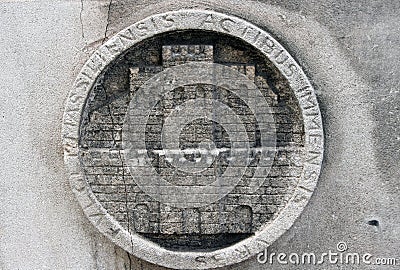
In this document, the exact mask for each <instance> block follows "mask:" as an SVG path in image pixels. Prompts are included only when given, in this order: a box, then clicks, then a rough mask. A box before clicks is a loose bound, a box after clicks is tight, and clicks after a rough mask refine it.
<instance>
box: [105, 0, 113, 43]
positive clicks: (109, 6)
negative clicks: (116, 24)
mask: <svg viewBox="0 0 400 270" xmlns="http://www.w3.org/2000/svg"><path fill="white" fill-rule="evenodd" d="M112 2H113V0H110V2H109V4H108V10H107V24H106V28H105V30H104V38H103V41H102V44H103V43H104V42H105V41H106V39H107V31H108V27H109V26H110V13H111V5H112Z"/></svg>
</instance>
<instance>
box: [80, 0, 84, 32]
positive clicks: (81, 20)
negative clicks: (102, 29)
mask: <svg viewBox="0 0 400 270" xmlns="http://www.w3.org/2000/svg"><path fill="white" fill-rule="evenodd" d="M82 13H83V0H81V11H80V13H79V21H80V22H81V33H82V38H85V33H84V31H83V19H82Z"/></svg>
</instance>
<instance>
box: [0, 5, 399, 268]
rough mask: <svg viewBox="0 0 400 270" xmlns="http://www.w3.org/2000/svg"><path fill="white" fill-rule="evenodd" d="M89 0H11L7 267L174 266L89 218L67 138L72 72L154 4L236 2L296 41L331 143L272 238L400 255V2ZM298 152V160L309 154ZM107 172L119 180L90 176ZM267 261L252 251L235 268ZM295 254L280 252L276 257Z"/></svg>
mask: <svg viewBox="0 0 400 270" xmlns="http://www.w3.org/2000/svg"><path fill="white" fill-rule="evenodd" d="M82 3H83V6H81V5H82ZM82 3H81V1H43V2H42V1H40V2H39V1H37V2H35V1H26V2H22V1H6V2H3V3H1V4H0V6H1V9H2V12H3V16H1V18H0V20H1V23H0V28H1V30H2V38H3V42H2V44H4V46H2V51H3V54H1V55H0V58H1V63H2V64H3V69H2V73H1V75H0V77H1V78H2V81H3V83H4V87H3V88H2V89H3V93H4V94H3V95H2V98H3V101H2V104H3V107H2V115H3V122H2V124H1V130H2V131H1V135H2V140H1V141H0V143H1V145H2V147H1V148H2V149H3V154H4V155H3V156H4V159H3V163H2V169H3V170H2V176H1V179H2V189H1V191H0V192H1V197H2V202H3V203H2V206H1V207H0V209H1V210H0V213H1V214H0V215H1V217H2V218H1V227H2V233H1V236H0V237H1V241H0V243H1V244H0V250H1V254H2V256H1V264H0V265H1V268H4V269H162V268H161V267H158V266H155V265H152V264H150V263H147V262H145V261H141V260H139V259H137V258H135V257H134V256H131V255H129V253H126V252H124V251H123V250H122V249H119V248H116V247H115V245H114V244H113V243H112V242H110V241H109V240H108V239H106V238H105V237H103V236H102V235H101V234H99V233H97V231H96V230H94V227H93V226H92V225H90V224H88V222H87V220H86V217H84V216H83V214H80V213H81V212H80V211H81V210H80V209H79V207H78V206H77V204H76V202H75V199H74V198H73V197H72V194H71V193H70V192H69V188H68V180H67V177H65V171H64V170H63V169H60V168H62V167H63V162H62V153H61V152H62V151H60V145H61V140H60V139H57V138H60V134H59V133H60V122H61V118H62V109H63V108H64V102H65V100H66V97H67V96H68V92H69V90H70V88H71V84H72V81H73V80H74V79H75V77H76V74H77V71H78V70H79V69H80V67H81V66H82V65H83V63H84V61H86V60H87V58H88V56H89V54H88V52H93V51H94V50H95V49H96V48H97V47H98V46H99V45H100V44H101V43H102V41H103V38H104V36H105V35H104V33H105V32H106V36H107V37H108V36H112V35H113V34H115V33H117V32H118V31H119V30H120V29H122V28H124V27H127V26H129V25H130V24H132V23H133V22H135V21H138V20H139V19H142V18H144V17H146V16H148V15H151V14H153V13H157V12H166V11H169V10H171V9H175V10H176V9H180V8H188V7H193V6H196V8H211V9H216V10H218V11H221V12H226V13H229V14H233V15H235V16H239V17H242V18H244V19H246V20H248V21H251V22H253V23H255V24H257V25H259V26H261V27H262V28H264V29H266V30H268V31H269V32H270V33H272V34H273V36H275V37H277V38H278V39H279V41H280V42H281V43H283V44H285V47H286V48H287V49H289V51H290V52H291V54H292V55H293V56H294V57H295V58H296V59H297V60H298V62H299V63H300V65H301V66H302V67H303V69H304V70H305V71H306V73H307V74H308V75H309V77H311V79H312V83H313V85H314V86H315V88H316V89H317V96H318V99H319V102H320V104H321V107H322V113H323V116H324V118H323V122H324V128H325V133H326V135H325V138H326V142H327V144H326V154H325V161H324V167H323V171H322V175H321V178H320V181H319V185H318V188H317V190H316V192H315V194H314V196H313V198H312V199H311V202H310V204H309V205H308V207H306V209H305V211H304V212H303V215H302V216H301V217H300V218H299V219H298V220H297V222H296V223H295V225H294V227H292V228H291V229H290V230H289V231H288V232H287V233H286V234H285V235H283V236H282V237H281V238H280V239H279V240H277V241H275V242H274V244H273V245H272V246H271V247H270V249H271V251H273V252H298V253H301V252H307V251H310V250H312V251H315V252H327V251H328V250H330V249H331V250H335V246H336V244H337V243H338V242H339V241H346V242H347V243H348V245H349V248H350V250H351V251H360V252H370V253H371V254H374V255H376V256H381V257H383V256H387V257H393V256H397V257H398V253H397V251H398V250H399V246H398V243H400V241H399V239H398V237H399V235H400V234H399V227H398V224H399V222H398V221H399V216H398V215H397V214H396V213H398V212H399V211H398V210H399V209H398V205H399V202H398V188H397V182H398V175H399V170H398V168H397V167H398V160H399V152H398V151H397V150H396V149H400V147H399V140H398V139H397V137H398V135H397V134H398V122H399V118H398V115H399V114H398V109H397V104H398V103H399V100H398V92H397V91H396V87H397V86H398V78H399V76H396V75H397V74H399V72H400V70H399V65H398V60H399V56H400V55H399V52H398V50H397V47H396V46H394V45H393V44H397V43H398V42H399V40H398V36H399V35H398V19H397V18H398V10H399V6H398V4H399V3H398V1H375V2H373V3H372V2H371V3H370V2H368V3H364V2H363V1H353V2H348V1H347V2H338V1H324V3H315V2H313V1H296V0H293V1H292V0H290V1H285V2H282V1H258V2H250V1H249V3H250V4H249V5H247V2H246V1H243V3H241V4H240V5H237V3H236V2H233V1H232V2H231V1H208V2H207V3H205V2H204V1H186V2H177V1H152V2H148V1H126V0H124V1H117V0H113V1H112V3H111V5H109V4H110V3H109V1H83V2H82ZM81 7H83V9H82V12H81ZM80 15H81V19H82V20H81V21H80V20H79V18H80ZM81 22H82V25H81ZM21 26H23V27H21ZM81 30H82V31H81ZM87 44H90V45H88V46H86V45H87ZM83 47H85V48H84V49H82V48H83ZM81 49H82V50H81ZM216 49H217V50H219V49H218V48H216ZM150 60H151V61H150ZM150 60H149V61H150V62H151V63H152V64H153V65H154V64H155V63H159V62H158V61H159V59H155V58H152V59H150ZM244 62H246V61H244ZM21 66H23V67H24V69H23V72H21ZM74 69H75V71H72V70H74ZM21 74H23V76H22V75H21ZM60 74H62V75H61V76H60ZM125 83H126V84H129V81H126V82H125ZM82 85H83V86H84V84H82ZM289 120H290V119H285V121H286V122H289ZM282 124H286V123H282ZM111 128H113V127H112V126H111ZM16 134H18V136H16ZM10 138H13V139H12V140H11V139H10ZM318 139H319V138H318V137H308V138H306V140H308V141H315V140H318ZM73 145H74V143H73V142H72V141H71V146H73ZM67 149H69V148H68V147H67ZM113 160H115V159H113ZM117 160H118V159H116V160H115V161H117ZM284 160H285V159H283V161H284ZM291 160H292V161H291V162H293V164H299V163H298V162H299V160H296V158H293V159H291ZM4 168H6V169H4ZM10 168H11V169H10ZM118 179H120V178H118V177H115V178H114V180H115V181H119V180H118ZM104 180H106V181H108V180H107V179H104V178H93V179H92V180H91V181H94V182H101V181H104ZM76 188H77V189H80V188H81V186H79V185H78V186H76ZM121 207H125V206H124V203H122V206H121ZM116 232H117V231H115V232H114V233H116ZM244 256H245V255H244ZM204 260H205V258H199V261H200V262H202V261H204ZM213 260H220V258H219V257H216V258H213ZM27 262H29V263H27ZM266 266H267V265H260V264H258V263H257V261H256V258H253V259H250V260H247V261H245V262H243V263H241V264H238V265H236V266H233V267H229V269H265V268H266ZM292 267H293V265H287V266H284V265H278V264H275V265H268V268H270V269H292ZM335 267H336V266H335ZM309 268H311V269H317V266H316V267H311V266H310V267H309ZM353 268H354V269H377V268H376V266H365V265H363V266H353ZM328 269H329V268H328ZM382 269H385V268H383V267H382ZM387 269H393V267H390V266H388V267H387Z"/></svg>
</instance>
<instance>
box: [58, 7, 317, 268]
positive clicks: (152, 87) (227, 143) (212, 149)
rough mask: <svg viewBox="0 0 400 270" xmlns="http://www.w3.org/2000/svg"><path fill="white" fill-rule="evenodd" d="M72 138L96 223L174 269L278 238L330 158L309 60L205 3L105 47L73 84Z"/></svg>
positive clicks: (132, 30)
mask: <svg viewBox="0 0 400 270" xmlns="http://www.w3.org/2000/svg"><path fill="white" fill-rule="evenodd" d="M63 143H64V156H65V163H66V165H67V166H68V169H69V173H70V181H71V186H72V189H73V191H74V193H75V194H76V196H77V198H78V200H79V203H80V204H81V206H82V208H83V210H84V212H85V214H86V215H87V217H88V218H89V219H90V221H91V222H92V223H93V224H94V225H95V226H96V228H97V229H98V230H99V231H100V232H101V233H103V234H104V235H106V236H107V237H108V238H109V239H111V240H112V241H113V242H114V243H116V244H117V245H118V246H120V247H122V248H123V249H125V250H126V251H128V252H129V253H131V254H133V255H135V256H137V257H139V258H141V259H144V260H147V261H149V262H151V263H154V264H158V265H162V266H165V267H170V268H175V269H188V268H190V269H207V268H215V267H222V266H226V265H230V264H235V263H238V262H241V261H243V260H246V259H248V258H250V257H252V256H254V255H256V254H257V253H259V252H260V251H263V250H264V249H265V248H267V247H268V246H269V245H271V244H272V243H273V242H274V241H275V240H276V239H278V238H279V237H280V236H281V235H282V234H283V233H284V232H285V231H287V230H288V229H289V228H290V227H291V226H292V224H293V223H294V221H295V220H296V218H297V217H298V216H299V215H300V213H301V212H302V211H303V209H304V207H305V206H306V204H307V202H308V200H309V199H310V197H311V195H312V193H313V191H314V189H315V186H316V184H317V181H318V177H319V173H320V168H321V163H322V157H323V130H322V119H321V114H320V110H319V107H318V102H317V99H316V96H315V93H314V89H313V87H312V85H311V84H310V82H309V81H308V79H307V78H306V76H305V74H304V72H303V71H302V69H301V68H300V66H299V65H298V64H297V63H296V62H295V60H294V59H293V58H292V57H291V56H290V55H289V53H288V52H287V51H286V50H285V49H284V48H283V47H282V46H281V45H280V44H279V43H278V42H277V41H276V40H275V39H274V38H273V37H271V36H270V35H269V34H268V33H267V32H265V31H264V30H262V29H260V28H258V27H257V26H255V25H253V24H251V23H249V22H246V21H244V20H242V19H240V18H237V17H233V16H230V15H226V14H221V13H216V12H212V11H204V10H180V11H174V12H168V13H163V14H156V15H154V16H151V17H148V18H146V19H144V20H142V21H139V22H137V23H135V24H133V25H132V26H130V27H128V28H126V29H124V30H122V31H121V32H119V33H118V34H116V35H115V36H114V37H112V38H110V40H108V41H107V42H106V43H105V44H104V45H102V46H101V47H99V48H98V49H97V51H95V52H94V54H93V55H92V56H91V57H90V59H89V60H88V61H87V62H86V64H85V65H84V67H83V68H82V71H81V72H80V74H79V75H78V77H77V79H76V82H75V87H74V89H72V91H71V93H70V95H69V98H68V102H67V106H66V110H65V113H64V121H63Z"/></svg>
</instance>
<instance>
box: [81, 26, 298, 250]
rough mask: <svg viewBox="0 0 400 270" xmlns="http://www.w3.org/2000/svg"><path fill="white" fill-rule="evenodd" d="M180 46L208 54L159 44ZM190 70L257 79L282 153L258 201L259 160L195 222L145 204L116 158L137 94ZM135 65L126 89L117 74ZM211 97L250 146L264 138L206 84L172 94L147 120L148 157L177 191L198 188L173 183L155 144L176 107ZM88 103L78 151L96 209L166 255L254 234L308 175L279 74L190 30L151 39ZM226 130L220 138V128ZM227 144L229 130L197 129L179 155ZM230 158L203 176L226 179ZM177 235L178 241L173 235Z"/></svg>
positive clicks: (235, 105) (235, 103)
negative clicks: (165, 76) (202, 145)
mask: <svg viewBox="0 0 400 270" xmlns="http://www.w3.org/2000/svg"><path fill="white" fill-rule="evenodd" d="M179 40H180V41H181V42H184V41H185V40H190V41H193V40H198V41H200V40H201V41H202V43H203V45H163V46H161V45H160V44H168V43H169V42H171V41H173V42H177V41H179ZM209 42H212V43H214V46H213V45H204V44H207V43H209ZM234 44H235V45H234ZM214 47H215V53H214ZM159 52H161V53H159ZM160 54H161V55H160ZM142 59H145V60H143V61H142ZM160 60H161V61H160ZM187 61H194V62H201V61H208V62H216V63H223V64H224V65H227V66H229V67H231V68H232V69H234V70H237V71H239V72H241V73H243V74H245V75H246V76H248V77H249V79H250V80H253V81H254V82H255V83H256V85H257V86H258V88H259V89H260V90H262V91H263V94H264V98H265V99H266V101H265V102H267V103H269V106H270V107H271V108H272V113H273V115H274V118H275V119H274V120H275V123H276V129H277V147H278V152H277V154H276V160H275V162H274V163H275V164H274V165H273V167H272V170H271V171H270V174H269V177H268V178H267V179H262V180H264V181H265V182H264V184H263V185H262V186H261V188H259V189H258V190H257V192H255V193H252V192H251V188H250V186H249V179H250V178H252V177H253V175H254V168H253V169H252V167H254V166H258V164H257V163H258V162H257V161H256V160H257V158H256V157H254V158H253V160H252V162H251V163H252V165H251V166H250V167H249V169H248V170H247V172H246V173H245V176H244V177H243V178H242V180H241V182H239V183H238V185H237V187H236V188H235V189H234V190H233V191H232V192H231V193H230V194H228V195H227V196H226V197H225V198H223V199H222V200H219V201H218V202H216V203H213V204H212V205H209V206H206V207H202V208H198V209H193V210H192V211H195V216H194V217H193V215H188V214H187V211H184V210H182V209H175V208H172V209H171V208H169V207H165V206H164V205H162V204H160V203H158V202H156V201H154V200H153V199H151V198H150V197H149V196H146V194H145V193H144V192H143V191H142V190H141V189H140V188H139V187H138V186H137V185H136V184H135V182H134V178H133V177H132V176H131V174H130V173H129V171H128V170H127V167H128V165H127V164H124V162H123V160H122V156H121V155H119V154H118V150H120V149H123V148H122V147H121V140H122V138H121V130H122V126H123V119H124V116H125V114H126V112H127V109H128V105H129V102H130V100H131V99H133V98H135V92H136V91H137V89H138V88H139V87H140V86H141V85H142V84H143V83H144V82H145V81H146V80H147V79H149V78H150V77H151V76H154V75H155V74H157V73H158V72H161V71H162V69H163V68H169V67H171V66H176V65H180V64H183V63H185V62H187ZM242 63H247V64H242ZM157 64H159V65H160V66H157ZM130 65H137V67H131V68H130V69H129V70H130V79H129V81H130V85H126V83H125V82H126V81H127V80H128V79H127V78H126V77H128V76H129V73H128V72H120V70H123V69H124V68H125V70H128V67H129V66H130ZM124 78H125V79H124ZM199 87H200V88H199ZM216 95H218V97H217V96H216ZM213 96H214V97H215V98H218V100H220V101H221V102H223V103H225V104H227V105H228V106H230V107H231V108H232V109H233V111H234V112H235V113H236V114H238V115H239V116H240V119H241V121H242V123H244V125H245V127H246V130H247V132H248V134H247V135H248V137H249V138H251V139H250V142H251V144H252V145H256V144H257V137H258V135H257V134H258V133H259V132H258V133H257V126H256V123H255V119H254V116H253V115H252V113H251V111H250V109H249V108H248V107H247V105H245V104H244V103H243V101H241V100H240V98H239V97H237V96H236V97H235V96H233V95H232V94H230V92H228V91H226V90H223V89H214V88H213V87H210V86H207V85H200V86H193V87H189V86H187V87H185V88H179V89H176V90H175V91H173V92H172V93H171V94H169V96H167V97H164V99H162V101H161V102H159V103H158V105H157V106H156V108H155V109H154V112H153V114H151V115H150V120H149V121H151V122H148V123H147V131H146V132H147V133H146V138H147V139H148V143H147V151H148V153H149V155H150V156H152V157H153V158H154V161H153V166H154V167H155V168H157V169H158V173H159V174H160V175H162V176H163V177H164V178H166V179H167V181H169V182H171V183H174V184H178V185H196V183H189V182H187V181H188V180H187V179H188V178H187V174H186V173H180V175H178V176H176V175H175V174H174V172H173V171H172V170H170V169H169V170H168V169H167V168H170V165H168V163H167V162H166V161H165V160H164V159H162V158H161V157H160V156H159V155H158V154H156V153H155V152H154V151H155V150H157V149H162V148H161V146H160V145H159V144H160V142H159V140H160V136H161V130H162V127H163V122H164V121H163V119H165V117H166V116H168V115H169V114H170V113H171V112H172V111H173V110H174V108H175V107H176V106H178V105H179V104H182V103H184V102H186V101H187V100H189V99H191V98H196V97H197V98H199V97H210V98H212V97H213ZM89 100H90V103H88V105H87V106H86V110H87V111H88V113H87V118H85V119H82V121H83V123H84V124H83V126H82V128H81V142H80V144H81V146H82V148H81V162H82V164H83V166H84V167H85V173H86V177H87V181H88V182H89V184H90V186H91V189H92V190H93V192H94V193H95V195H96V197H97V199H98V200H99V202H100V203H102V204H103V205H104V207H105V208H106V210H107V212H108V213H109V214H111V215H112V216H114V218H115V219H116V220H117V221H118V222H119V223H120V224H122V225H123V226H124V227H125V228H126V229H128V230H132V231H133V232H137V233H141V234H143V235H146V237H147V238H150V239H153V240H155V241H156V242H158V243H159V244H160V245H161V246H165V247H168V248H172V249H179V250H192V249H207V248H214V249H215V248H218V247H223V246H227V245H230V244H232V243H233V242H237V241H239V240H240V239H243V238H244V237H246V236H248V235H250V234H253V233H256V232H257V231H258V230H260V229H261V227H262V226H265V225H267V224H268V222H269V221H270V220H271V219H272V218H274V217H276V216H277V214H278V213H279V211H280V209H282V208H283V207H284V206H285V205H286V203H287V201H288V200H289V198H290V197H291V196H292V192H293V188H294V186H296V185H297V183H298V179H299V178H300V175H301V171H302V169H303V164H302V159H303V155H304V153H303V152H304V150H303V145H304V131H303V123H302V119H301V112H300V108H299V105H298V104H297V101H296V99H295V97H293V94H292V93H291V90H290V88H289V86H288V84H287V82H286V80H285V79H284V77H283V76H282V75H280V74H279V72H278V71H277V70H276V68H274V67H273V66H272V64H271V63H270V62H269V61H268V60H267V59H265V57H262V56H260V55H259V53H258V54H257V52H256V51H255V50H254V49H252V48H250V47H249V46H246V45H245V44H242V42H240V41H238V40H234V39H232V38H228V37H223V36H218V35H217V34H210V33H207V34H201V33H199V32H197V33H196V32H194V33H192V32H190V31H189V32H187V33H186V34H185V33H182V32H181V33H179V34H178V35H174V34H170V35H164V36H162V37H159V38H157V39H154V38H152V39H151V40H150V41H146V42H145V44H143V45H140V46H137V47H135V48H133V49H132V50H131V52H129V53H128V54H127V55H125V56H124V57H123V59H121V60H119V61H118V63H117V64H114V65H113V66H112V67H110V68H109V69H108V70H107V72H106V73H105V74H104V76H103V77H101V78H100V79H99V84H98V85H97V86H96V87H95V89H94V90H93V93H92V94H91V97H90V98H89ZM220 128H222V129H223V126H220ZM224 132H225V133H224ZM224 134H225V135H224ZM210 135H211V137H209V136H210ZM226 136H227V134H226V131H223V130H219V129H218V127H215V124H212V125H209V124H207V123H198V124H195V123H194V125H189V126H188V127H187V131H186V132H185V130H184V131H183V132H182V133H181V136H180V138H181V140H182V141H181V143H180V144H181V147H182V149H186V148H190V147H193V148H196V147H197V144H198V143H199V142H201V141H202V140H204V139H207V138H208V139H210V140H213V141H214V142H215V144H216V147H218V148H224V147H225V148H230V147H231V146H230V142H229V141H230V140H229V138H227V137H226ZM229 155H230V154H229V152H226V153H225V155H224V156H225V157H224V156H221V154H220V155H219V158H218V162H217V163H216V164H214V165H212V167H210V168H209V169H208V170H206V171H205V172H203V173H202V175H203V176H207V175H210V176H213V175H214V173H213V172H214V170H221V171H220V174H223V173H224V170H225V169H224V167H226V166H227V165H228V163H229V162H228V161H227V159H226V158H229ZM192 158H193V157H192ZM224 163H227V164H225V165H224ZM172 176H173V177H172ZM137 177H144V176H141V175H138V176H137ZM238 177H240V176H238ZM128 223H129V224H128ZM172 234H174V235H175V236H170V235H172ZM176 235H179V236H176Z"/></svg>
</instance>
